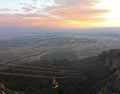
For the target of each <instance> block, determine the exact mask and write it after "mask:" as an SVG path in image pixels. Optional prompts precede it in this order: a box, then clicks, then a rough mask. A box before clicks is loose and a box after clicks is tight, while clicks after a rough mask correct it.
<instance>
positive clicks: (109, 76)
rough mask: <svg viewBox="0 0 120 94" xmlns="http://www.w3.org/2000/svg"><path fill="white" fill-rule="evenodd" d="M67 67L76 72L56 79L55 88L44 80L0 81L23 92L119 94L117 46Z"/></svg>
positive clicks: (48, 81) (16, 79)
mask: <svg viewBox="0 0 120 94" xmlns="http://www.w3.org/2000/svg"><path fill="white" fill-rule="evenodd" d="M56 65H57V64H56ZM67 66H68V67H69V68H71V67H72V68H73V69H76V71H78V73H79V74H77V75H71V76H69V78H66V79H62V80H59V85H60V86H59V88H57V89H52V88H51V80H48V79H33V78H25V77H16V76H3V75H1V76H2V77H3V78H1V81H2V82H3V83H5V85H6V86H7V88H10V89H11V90H15V91H17V90H19V91H24V92H25V93H26V94H120V49H114V50H110V51H106V52H102V53H101V54H100V55H99V56H94V57H89V58H86V59H83V60H79V61H77V62H76V63H74V64H70V65H67ZM6 71H7V70H6ZM9 71H10V70H9ZM11 94H12V93H11ZM13 94H14V93H13ZM17 94H18V93H17Z"/></svg>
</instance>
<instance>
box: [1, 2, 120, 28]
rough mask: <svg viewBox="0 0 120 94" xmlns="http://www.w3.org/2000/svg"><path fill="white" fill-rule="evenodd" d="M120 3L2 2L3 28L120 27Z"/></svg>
mask: <svg viewBox="0 0 120 94" xmlns="http://www.w3.org/2000/svg"><path fill="white" fill-rule="evenodd" d="M119 4H120V0H11V2H8V0H4V1H3V0H0V26H9V27H11V26H14V27H15V26H17V27H19V26H20V27H21V26H24V27H25V26H30V27H31V26H34V27H35V26H36V27H39V26H43V27H46V26H47V27H73V28H74V27H75V28H76V27H77V28H81V27H111V26H117V27H118V26H120V12H119V9H120V5H119Z"/></svg>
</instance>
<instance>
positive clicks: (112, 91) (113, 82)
mask: <svg viewBox="0 0 120 94" xmlns="http://www.w3.org/2000/svg"><path fill="white" fill-rule="evenodd" d="M99 59H100V61H101V62H103V64H104V66H106V67H108V68H109V69H110V71H111V74H110V75H109V78H108V79H107V80H106V81H107V82H106V83H105V85H104V86H103V87H101V90H100V92H99V94H120V49H115V50H111V51H109V52H104V53H102V54H101V55H100V57H99Z"/></svg>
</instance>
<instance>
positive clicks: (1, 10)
mask: <svg viewBox="0 0 120 94" xmlns="http://www.w3.org/2000/svg"><path fill="white" fill-rule="evenodd" d="M9 11H11V10H10V9H8V8H2V9H0V12H9Z"/></svg>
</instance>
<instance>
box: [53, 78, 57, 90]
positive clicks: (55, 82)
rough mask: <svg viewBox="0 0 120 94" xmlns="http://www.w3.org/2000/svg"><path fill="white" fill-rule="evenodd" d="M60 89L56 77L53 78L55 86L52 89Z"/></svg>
mask: <svg viewBox="0 0 120 94" xmlns="http://www.w3.org/2000/svg"><path fill="white" fill-rule="evenodd" d="M57 87H58V82H57V81H56V79H55V77H54V78H53V84H52V88H57Z"/></svg>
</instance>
